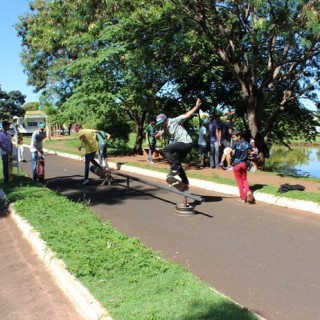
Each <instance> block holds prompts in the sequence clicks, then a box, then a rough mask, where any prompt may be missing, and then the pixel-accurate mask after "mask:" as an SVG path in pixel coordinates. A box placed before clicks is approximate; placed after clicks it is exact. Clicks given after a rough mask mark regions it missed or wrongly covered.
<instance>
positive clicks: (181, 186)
mask: <svg viewBox="0 0 320 320" xmlns="http://www.w3.org/2000/svg"><path fill="white" fill-rule="evenodd" d="M166 181H167V183H168V184H169V186H170V187H173V188H176V189H178V190H179V191H182V192H184V191H187V190H188V189H189V188H188V186H187V185H185V184H184V183H183V182H182V181H181V180H179V179H176V178H174V177H167V179H166Z"/></svg>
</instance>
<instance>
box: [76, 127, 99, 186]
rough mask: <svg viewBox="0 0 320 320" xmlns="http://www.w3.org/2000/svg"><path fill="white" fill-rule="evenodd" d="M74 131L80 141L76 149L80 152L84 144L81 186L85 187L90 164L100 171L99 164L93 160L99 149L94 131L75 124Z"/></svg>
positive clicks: (87, 181)
mask: <svg viewBox="0 0 320 320" xmlns="http://www.w3.org/2000/svg"><path fill="white" fill-rule="evenodd" d="M75 131H76V132H77V134H78V135H79V139H80V141H81V142H80V146H79V147H78V150H79V151H81V149H82V145H83V144H85V147H86V150H85V162H84V180H83V185H84V186H85V185H87V184H88V183H89V182H90V180H89V166H90V162H91V163H93V164H94V165H95V166H97V167H99V168H101V169H102V167H101V166H100V165H99V163H98V162H97V161H96V160H95V156H96V153H97V151H98V149H99V145H98V142H97V140H96V136H95V133H96V130H91V129H83V128H82V126H81V124H76V125H75ZM102 170H103V169H102Z"/></svg>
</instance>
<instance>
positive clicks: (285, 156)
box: [266, 146, 320, 178]
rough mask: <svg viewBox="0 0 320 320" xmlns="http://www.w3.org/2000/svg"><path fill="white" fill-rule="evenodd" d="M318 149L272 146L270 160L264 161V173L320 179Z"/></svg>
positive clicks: (319, 152)
mask: <svg viewBox="0 0 320 320" xmlns="http://www.w3.org/2000/svg"><path fill="white" fill-rule="evenodd" d="M319 164H320V147H313V146H311V147H306V146H294V147H292V150H289V149H288V148H286V147H280V146H273V147H272V148H271V150H270V158H269V159H266V171H275V172H280V173H284V174H290V175H296V176H310V177H314V178H320V166H319Z"/></svg>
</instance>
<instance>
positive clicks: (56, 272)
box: [9, 205, 112, 320]
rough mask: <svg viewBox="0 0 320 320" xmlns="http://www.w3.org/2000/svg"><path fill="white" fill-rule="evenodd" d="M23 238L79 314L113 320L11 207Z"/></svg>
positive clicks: (86, 317) (91, 319)
mask: <svg viewBox="0 0 320 320" xmlns="http://www.w3.org/2000/svg"><path fill="white" fill-rule="evenodd" d="M9 216H10V217H11V218H12V219H13V221H14V222H15V223H16V225H17V226H18V228H19V229H20V230H21V232H22V234H23V236H24V237H25V238H26V239H27V240H28V241H29V242H30V244H31V245H32V247H33V248H34V250H35V251H36V253H37V255H38V257H39V258H40V259H41V260H42V261H43V262H44V264H45V265H46V267H47V270H49V272H50V274H51V275H52V276H53V278H54V279H55V280H56V281H57V283H58V285H59V287H60V288H61V289H62V291H63V292H64V293H65V294H66V295H67V296H68V298H69V299H70V300H71V302H72V303H73V304H74V306H75V307H76V309H77V310H78V312H79V313H80V314H81V315H82V316H83V317H84V318H85V319H87V320H97V319H99V320H112V318H111V317H110V316H108V311H107V310H106V309H104V308H103V307H102V305H101V304H100V303H99V302H98V301H97V300H96V299H95V298H94V297H93V296H92V295H91V294H90V292H89V291H88V290H87V289H86V288H85V287H84V286H83V285H82V284H81V283H80V282H79V281H77V280H76V279H75V278H74V277H73V276H72V275H71V274H70V273H69V272H68V271H67V270H66V266H65V264H64V262H63V261H62V260H60V259H57V258H56V257H55V254H54V252H52V251H51V250H50V249H49V248H48V247H47V245H46V242H45V241H43V240H42V239H41V238H40V234H39V233H38V232H37V231H36V230H35V229H33V228H32V227H31V226H30V224H29V223H28V222H27V221H26V220H25V219H23V218H21V217H20V216H19V215H18V214H16V213H15V212H14V209H13V207H12V206H11V205H10V215H9Z"/></svg>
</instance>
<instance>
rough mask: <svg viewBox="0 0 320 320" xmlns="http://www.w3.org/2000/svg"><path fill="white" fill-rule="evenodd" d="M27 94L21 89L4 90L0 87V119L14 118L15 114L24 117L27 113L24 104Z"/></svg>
mask: <svg viewBox="0 0 320 320" xmlns="http://www.w3.org/2000/svg"><path fill="white" fill-rule="evenodd" d="M25 98H26V96H25V95H23V94H22V93H21V92H20V91H9V92H6V91H3V90H2V89H1V87H0V119H6V120H12V118H13V117H14V116H17V117H22V116H23V115H24V113H25V111H24V109H23V108H22V105H23V104H24V102H25Z"/></svg>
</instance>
